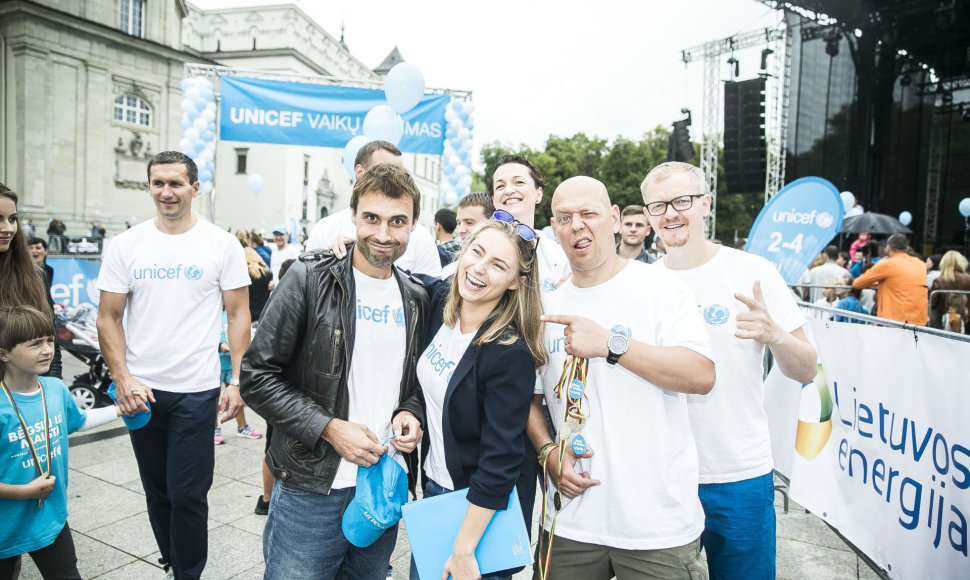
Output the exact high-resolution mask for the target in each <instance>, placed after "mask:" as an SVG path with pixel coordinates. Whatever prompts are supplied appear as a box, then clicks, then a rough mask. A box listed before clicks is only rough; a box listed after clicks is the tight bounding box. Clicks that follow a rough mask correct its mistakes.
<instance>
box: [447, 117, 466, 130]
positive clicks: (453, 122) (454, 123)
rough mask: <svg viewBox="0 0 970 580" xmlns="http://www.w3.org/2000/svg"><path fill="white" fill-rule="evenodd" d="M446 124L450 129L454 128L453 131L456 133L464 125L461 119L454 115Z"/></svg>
mask: <svg viewBox="0 0 970 580" xmlns="http://www.w3.org/2000/svg"><path fill="white" fill-rule="evenodd" d="M448 126H449V127H451V128H452V129H454V130H455V132H456V133H457V132H458V131H461V129H462V127H464V126H465V125H464V123H462V122H461V119H459V118H458V117H457V116H456V117H455V118H454V119H452V120H451V121H448Z"/></svg>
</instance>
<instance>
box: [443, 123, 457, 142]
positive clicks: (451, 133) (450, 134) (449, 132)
mask: <svg viewBox="0 0 970 580" xmlns="http://www.w3.org/2000/svg"><path fill="white" fill-rule="evenodd" d="M457 136H458V131H455V128H454V127H452V126H451V125H448V128H447V129H445V138H446V139H454V138H455V137H457Z"/></svg>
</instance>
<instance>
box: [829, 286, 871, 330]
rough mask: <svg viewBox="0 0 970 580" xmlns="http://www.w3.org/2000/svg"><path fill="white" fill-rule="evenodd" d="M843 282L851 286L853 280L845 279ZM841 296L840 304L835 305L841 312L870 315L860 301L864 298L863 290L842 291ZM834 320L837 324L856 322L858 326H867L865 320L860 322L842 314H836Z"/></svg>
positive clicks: (840, 291)
mask: <svg viewBox="0 0 970 580" xmlns="http://www.w3.org/2000/svg"><path fill="white" fill-rule="evenodd" d="M841 282H842V283H843V284H845V285H850V284H851V283H852V279H851V278H849V279H845V278H843V279H842V281H841ZM839 294H841V295H842V298H841V299H840V300H839V303H838V304H836V305H835V307H836V308H838V309H839V310H848V311H849V312H858V313H859V314H869V311H868V310H866V308H865V307H864V306H863V305H862V302H861V301H860V300H859V298H860V297H861V296H862V290H859V289H858V288H851V289H848V290H846V289H840V290H839ZM832 320H834V321H836V322H854V323H856V324H865V321H864V320H859V319H858V318H853V317H851V316H842V315H840V314H836V315H835V316H834V317H832Z"/></svg>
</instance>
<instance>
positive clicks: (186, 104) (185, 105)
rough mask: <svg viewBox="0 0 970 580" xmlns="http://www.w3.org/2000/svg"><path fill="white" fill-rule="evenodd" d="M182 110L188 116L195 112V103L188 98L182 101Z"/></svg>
mask: <svg viewBox="0 0 970 580" xmlns="http://www.w3.org/2000/svg"><path fill="white" fill-rule="evenodd" d="M182 110H183V111H185V114H186V115H188V112H189V111H191V110H195V101H193V100H192V99H190V98H188V97H186V98H184V99H182Z"/></svg>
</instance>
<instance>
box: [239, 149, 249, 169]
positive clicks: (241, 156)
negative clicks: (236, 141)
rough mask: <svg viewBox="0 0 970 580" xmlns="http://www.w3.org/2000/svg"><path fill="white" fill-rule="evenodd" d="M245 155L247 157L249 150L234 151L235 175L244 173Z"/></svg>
mask: <svg viewBox="0 0 970 580" xmlns="http://www.w3.org/2000/svg"><path fill="white" fill-rule="evenodd" d="M247 155H249V149H236V175H241V174H243V175H244V174H245V173H246V156H247Z"/></svg>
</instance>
